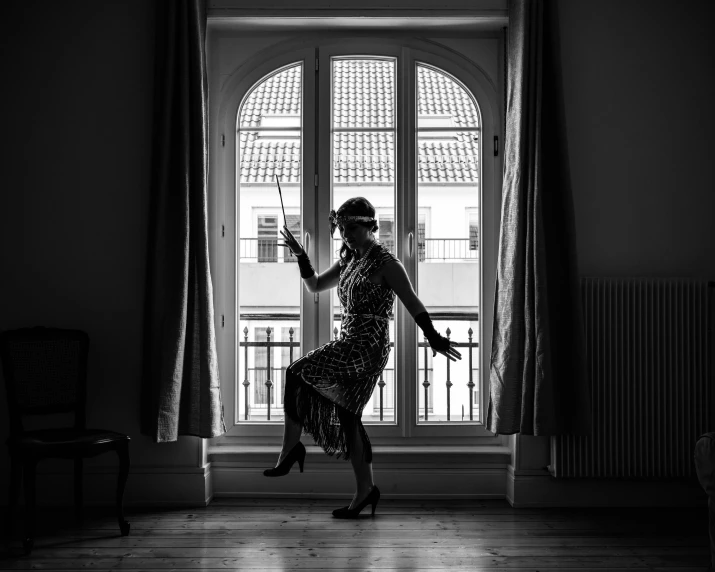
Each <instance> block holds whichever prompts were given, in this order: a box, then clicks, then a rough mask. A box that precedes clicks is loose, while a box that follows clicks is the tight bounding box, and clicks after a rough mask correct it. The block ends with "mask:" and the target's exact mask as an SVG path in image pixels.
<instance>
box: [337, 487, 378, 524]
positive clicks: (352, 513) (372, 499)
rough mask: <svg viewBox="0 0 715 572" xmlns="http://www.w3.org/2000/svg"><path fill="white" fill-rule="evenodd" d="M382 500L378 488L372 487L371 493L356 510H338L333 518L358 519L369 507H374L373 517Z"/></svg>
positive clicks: (346, 507)
mask: <svg viewBox="0 0 715 572" xmlns="http://www.w3.org/2000/svg"><path fill="white" fill-rule="evenodd" d="M379 500H380V489H378V488H377V487H372V490H371V491H370V493H369V494H368V495H367V496H366V497H365V499H364V500H363V501H362V502H361V503H360V504H359V505H357V506H356V507H355V508H354V509H352V510H351V509H350V506H349V505H348V506H344V507H343V508H336V509H335V510H334V511H333V516H334V517H335V518H357V517H358V516H360V511H362V509H364V508H365V507H366V506H367V505H369V504H371V505H372V516H375V509H376V508H377V501H379Z"/></svg>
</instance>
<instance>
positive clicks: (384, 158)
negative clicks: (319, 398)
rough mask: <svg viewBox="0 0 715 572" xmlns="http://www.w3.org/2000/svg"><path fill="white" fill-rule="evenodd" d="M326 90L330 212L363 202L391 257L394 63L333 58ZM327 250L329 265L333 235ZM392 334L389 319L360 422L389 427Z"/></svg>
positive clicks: (337, 322) (392, 385)
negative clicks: (380, 363)
mask: <svg viewBox="0 0 715 572" xmlns="http://www.w3.org/2000/svg"><path fill="white" fill-rule="evenodd" d="M332 85H333V97H334V99H333V107H332V111H333V113H332V124H331V130H332V133H333V135H332V157H333V163H332V185H331V188H332V193H333V196H332V205H333V208H335V209H337V208H338V207H339V206H340V205H341V204H343V202H345V201H346V200H347V199H349V198H351V197H356V196H360V197H365V198H366V199H367V200H369V201H370V202H371V203H372V205H373V206H374V207H375V209H376V211H377V215H378V225H379V227H380V228H379V230H378V233H377V238H378V240H380V241H381V242H382V243H383V244H385V246H387V247H388V248H389V249H390V250H392V251H393V252H394V220H395V219H394V213H395V130H394V128H395V119H394V116H395V111H394V110H395V60H394V59H385V58H334V59H333V60H332ZM341 129H344V131H341ZM378 129H379V130H378ZM333 246H334V248H333V249H332V250H333V255H332V256H333V258H332V260H333V261H335V260H337V258H338V256H339V254H338V252H339V250H340V246H341V241H340V236H339V233H338V232H336V233H335V237H334V240H333ZM332 296H333V309H334V321H333V328H334V329H333V333H334V335H339V330H340V312H341V308H340V302H339V299H338V296H337V292H336V291H333V292H332ZM393 316H394V311H393ZM394 332H395V329H394V321H393V319H391V320H390V340H391V343H392V344H393V350H392V351H391V352H390V356H389V358H388V363H387V366H386V368H385V370H384V372H383V377H382V380H381V381H380V382H378V385H377V386H376V387H375V391H374V392H373V395H372V398H371V400H370V401H369V402H368V404H367V406H366V407H365V409H364V411H363V421H365V422H373V423H379V422H381V421H382V422H387V423H394V421H395V399H396V395H395V393H396V392H395V381H394V380H395V364H394V341H395V338H394ZM381 397H382V402H381V401H380V398H381Z"/></svg>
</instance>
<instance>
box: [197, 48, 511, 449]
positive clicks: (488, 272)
mask: <svg viewBox="0 0 715 572" xmlns="http://www.w3.org/2000/svg"><path fill="white" fill-rule="evenodd" d="M314 46H320V49H321V57H327V56H325V55H324V54H328V53H329V52H330V55H336V54H338V53H340V52H343V53H345V54H346V55H348V54H358V53H378V54H382V53H386V52H389V53H393V54H397V56H398V57H399V58H400V64H399V65H398V81H400V80H403V81H412V82H414V80H415V65H416V63H417V62H426V63H429V64H431V65H434V66H435V67H438V68H440V69H442V70H444V71H445V72H447V73H450V74H452V75H454V76H455V77H457V78H459V80H460V81H462V83H464V85H465V86H466V87H467V89H468V90H469V91H470V92H471V93H473V94H474V96H475V98H476V99H477V101H478V104H479V106H480V109H481V110H482V111H483V112H484V111H486V113H484V114H483V117H482V134H483V136H482V145H481V146H480V148H481V153H482V158H481V164H482V167H483V169H484V171H483V173H482V175H481V177H480V184H481V189H482V197H481V201H480V205H481V208H480V217H481V224H480V234H481V236H480V238H481V239H482V242H481V244H480V247H482V249H481V252H480V254H481V256H480V272H481V274H482V275H481V284H482V289H483V297H482V300H481V303H480V326H481V332H480V336H479V339H480V349H482V351H481V352H480V357H481V363H480V364H479V370H480V371H482V372H488V371H489V363H488V353H489V352H486V351H484V348H485V347H489V344H490V342H491V327H490V324H491V320H492V312H493V300H494V292H493V285H494V283H495V269H496V259H497V247H498V228H499V221H500V206H501V172H502V159H501V153H500V154H499V156H497V157H494V156H493V153H492V146H491V145H492V142H491V139H492V136H493V135H494V136H499V137H500V138H502V137H501V125H502V119H501V105H500V103H499V101H500V97H499V96H498V93H497V89H496V88H495V83H498V82H495V81H494V79H496V78H490V77H489V76H488V75H487V74H486V73H485V72H484V71H483V70H482V69H481V68H480V67H479V66H477V65H475V64H474V63H473V62H472V61H471V60H469V59H468V58H466V57H463V56H459V55H455V54H454V52H453V51H451V50H447V49H445V48H442V47H440V46H439V45H437V44H436V43H432V42H426V41H421V40H417V39H414V38H403V39H396V40H389V39H385V38H384V37H379V38H366V37H360V38H355V39H347V38H344V37H335V36H330V35H323V34H317V35H316V34H310V35H307V36H306V37H304V38H303V37H301V38H299V39H297V40H294V41H289V42H284V43H282V44H277V45H273V46H271V47H269V48H266V49H265V50H264V52H263V53H262V54H261V57H259V58H252V59H251V61H250V62H249V61H247V62H245V63H244V64H242V65H240V66H238V67H237V68H236V69H234V70H233V71H232V72H231V73H230V74H229V75H228V76H227V77H226V78H225V79H224V81H222V82H221V83H222V85H221V89H220V90H219V92H218V93H216V94H214V97H213V99H212V106H211V108H210V117H211V127H210V132H211V140H210V150H211V153H210V157H211V169H210V200H209V203H210V207H211V208H210V212H209V231H210V233H211V244H210V248H211V263H212V275H213V277H214V288H215V296H214V302H215V306H216V322H217V329H216V331H217V345H218V349H219V367H220V372H221V379H222V396H223V401H224V407H225V419H226V424H227V429H228V432H227V435H225V436H222V437H219V438H216V439H213V440H211V442H212V444H213V445H215V444H219V443H226V442H232V443H239V442H246V440H248V442H250V443H252V444H256V445H261V444H266V445H268V444H270V445H274V444H275V442H276V439H279V438H280V435H281V434H282V425H280V424H277V425H268V424H264V425H252V424H250V423H249V424H241V425H240V426H238V425H237V424H235V419H234V413H233V412H234V411H235V410H237V403H238V401H237V391H236V388H237V386H238V385H237V384H240V381H241V380H240V379H239V378H240V372H238V371H236V370H237V364H238V351H239V348H238V343H237V342H238V341H239V334H240V333H239V332H238V331H237V329H236V328H237V324H236V320H235V318H234V316H235V311H236V308H237V301H236V284H237V274H236V273H237V271H238V268H237V266H238V265H237V263H236V262H237V261H236V254H237V252H236V242H237V236H238V234H239V233H238V230H239V229H238V228H237V224H238V219H237V217H236V206H237V205H236V196H235V192H234V189H235V188H236V184H237V183H236V172H235V165H236V160H237V148H236V142H235V137H234V133H235V126H236V120H237V112H238V110H239V108H240V104H241V101H242V98H243V97H244V96H245V95H246V94H247V93H248V91H249V90H250V89H251V88H252V86H253V85H254V84H255V83H256V82H257V81H259V80H260V79H261V78H263V77H264V76H265V75H267V74H268V73H270V72H271V71H273V70H275V69H277V68H279V67H281V66H285V65H288V64H290V63H293V62H297V61H301V60H302V61H303V66H304V73H305V70H311V69H312V66H313V64H314V54H315V50H314ZM255 62H260V63H258V64H256V63H255ZM321 65H323V61H322V60H321ZM328 69H329V68H328ZM307 83H310V82H306V84H307ZM310 89H313V88H310ZM304 107H305V106H304ZM402 108H403V111H402V113H401V114H400V116H399V118H398V121H399V122H400V123H401V124H403V125H404V130H403V131H402V133H403V135H402V136H403V137H404V134H405V133H410V132H414V129H415V116H414V103H411V104H408V103H407V102H405V103H404V104H403V105H402ZM312 113H313V111H310V110H307V113H306V111H304V123H305V124H308V122H309V121H313V122H315V120H317V118H316V117H314V116H313V117H310V118H308V117H307V116H306V115H310V114H312ZM412 139H414V138H412ZM311 148H314V141H311V140H310V138H307V139H306V138H305V137H304V141H303V149H304V153H303V166H302V168H303V173H309V172H312V171H313V166H312V165H313V164H315V163H314V155H313V154H312V153H311V152H310V149H311ZM403 148H404V149H405V151H404V152H405V153H412V155H413V156H414V153H415V152H416V149H415V142H414V140H413V141H411V142H410V138H409V137H407V140H406V141H405V142H404V147H403ZM415 160H416V159H415ZM399 164H400V165H401V167H400V168H401V169H402V170H401V171H398V172H396V179H397V182H398V189H397V199H398V200H401V201H402V204H404V205H405V207H406V208H404V209H402V212H398V213H395V214H396V217H395V218H396V220H395V224H396V228H397V232H399V233H400V234H401V235H402V236H401V239H400V240H399V241H398V244H399V248H398V252H397V253H396V254H397V255H398V257H399V258H400V259H401V260H402V262H403V264H404V265H405V268H406V269H407V271H408V274H410V276H411V277H413V283H415V287H416V280H415V276H416V275H415V272H416V262H417V258H416V256H415V257H413V258H412V259H408V258H407V257H406V256H405V254H406V242H407V241H406V238H405V237H406V235H407V228H408V224H415V223H414V220H413V221H410V220H409V218H410V216H411V217H412V218H413V219H415V215H410V214H409V211H410V209H412V210H413V211H414V212H415V213H416V211H417V206H416V197H415V196H412V197H410V196H409V191H408V189H414V188H416V180H415V177H416V172H406V167H405V164H406V162H405V161H401V162H400V163H399ZM321 168H322V169H324V170H325V169H329V164H327V163H326V164H325V165H323V166H322V167H321ZM322 176H323V175H322V174H321V178H322ZM310 200H311V197H309V196H308V197H306V202H308V201H310ZM313 202H314V197H313ZM317 211H318V212H317V213H306V209H304V221H303V231H304V232H305V231H306V227H310V226H311V225H315V224H320V223H319V222H318V223H316V220H322V219H320V217H319V216H316V214H317V215H320V214H324V213H322V212H320V211H321V209H320V208H318V209H317ZM420 211H422V209H420ZM306 216H307V217H308V218H309V220H308V223H307V224H306ZM323 218H324V217H323ZM426 227H427V228H426V232H427V233H428V232H429V231H428V227H429V216H426ZM309 230H313V229H310V228H309ZM413 232H414V233H415V235H416V224H415V228H414V229H413ZM485 244H488V245H489V248H488V249H483V246H484V245H485ZM418 294H419V293H418ZM307 301H311V302H312V295H310V298H308V296H305V293H304V296H303V303H304V304H305V303H306V302H307ZM326 309H327V304H326ZM329 310H331V309H328V311H329ZM310 329H311V328H310V325H309V324H308V325H306V326H304V327H302V328H301V334H302V336H301V337H302V339H303V340H305V339H306V337H307V336H310V335H311V332H310ZM396 330H397V331H396V334H397V335H398V336H405V339H416V336H417V328H416V326H415V324H414V321H413V320H411V319H409V316H408V315H407V312H406V311H405V310H404V307H403V306H402V305H401V304H399V303H398V309H397V321H396ZM405 345H406V346H408V349H407V351H406V353H405V355H403V356H400V358H399V359H401V360H404V363H405V364H407V367H406V368H405V369H404V370H403V374H402V375H404V376H405V377H406V378H409V379H412V380H414V379H415V377H414V376H415V375H417V372H416V369H417V356H416V353H415V352H416V350H417V347H416V345H415V347H414V348H411V349H410V348H409V346H411V344H405ZM396 383H397V381H396ZM412 383H413V382H412V381H410V382H406V381H405V382H402V384H403V385H402V386H401V388H402V393H404V395H405V399H403V400H402V402H401V403H400V404H398V407H397V409H398V412H397V415H398V419H399V420H400V422H399V423H400V424H399V425H397V426H389V427H388V426H382V425H374V426H371V427H370V434H371V439H372V440H373V443H374V444H376V445H380V444H400V443H402V444H407V443H409V444H410V445H426V444H429V445H439V444H443V445H464V446H470V447H474V446H477V445H480V444H482V445H486V446H491V445H495V444H497V445H498V444H501V445H504V444H505V442H506V441H505V440H504V439H505V438H504V437H495V436H494V435H493V434H492V433H491V432H489V431H487V430H486V429H485V428H484V426H483V423H484V422H485V421H486V411H487V406H488V394H489V391H488V381H487V380H486V379H482V387H481V393H480V395H481V404H480V410H481V412H482V422H481V423H479V424H444V425H417V424H416V423H414V413H412V414H408V410H410V409H411V410H412V411H413V412H416V409H417V408H416V403H415V401H416V399H417V396H416V394H415V392H414V391H407V392H405V391H404V388H406V387H411V386H412ZM398 387H399V386H398ZM396 391H398V393H400V389H397V388H396ZM237 428H238V429H237ZM395 429H397V430H395Z"/></svg>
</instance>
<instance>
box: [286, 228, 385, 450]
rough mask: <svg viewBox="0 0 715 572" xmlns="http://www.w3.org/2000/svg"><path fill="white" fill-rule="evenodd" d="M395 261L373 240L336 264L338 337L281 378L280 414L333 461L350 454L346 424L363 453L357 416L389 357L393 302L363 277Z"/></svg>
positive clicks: (313, 352) (311, 353)
mask: <svg viewBox="0 0 715 572" xmlns="http://www.w3.org/2000/svg"><path fill="white" fill-rule="evenodd" d="M396 260H397V258H395V257H394V256H393V255H392V254H391V253H390V252H389V251H388V250H387V249H386V248H385V247H384V246H383V245H381V244H380V243H378V242H374V243H373V244H372V245H371V246H370V248H369V249H368V250H367V251H366V252H365V254H364V255H363V256H362V257H361V258H353V259H352V260H350V262H348V263H344V262H341V266H340V279H339V281H338V298H339V300H340V306H341V314H342V316H341V330H340V335H339V336H338V339H336V340H333V341H330V342H328V343H327V344H325V345H323V346H320V347H319V348H316V349H314V350H312V351H310V352H308V353H307V354H306V355H305V356H304V357H303V358H300V359H299V360H297V361H296V362H295V363H294V364H293V365H291V367H290V368H289V374H290V372H291V370H292V371H293V372H294V373H295V374H297V375H295V376H294V379H293V380H292V381H291V379H290V377H291V376H290V375H289V379H287V380H286V382H287V383H286V395H285V399H284V408H285V412H286V415H288V416H289V417H291V418H293V419H294V420H295V421H297V422H299V423H301V424H302V425H303V429H304V430H305V431H306V432H307V433H310V434H311V435H312V436H313V438H314V439H315V441H316V443H317V444H318V445H320V446H321V447H322V448H323V449H324V450H325V452H326V453H327V454H329V455H333V454H335V453H337V456H338V458H340V457H341V456H343V457H344V458H346V459H347V458H349V456H350V452H349V451H348V448H347V436H346V434H345V433H346V431H347V430H349V427H346V425H349V424H350V423H351V422H356V423H357V424H358V427H359V430H360V432H361V435H362V437H363V441H364V442H365V443H366V445H367V448H368V449H369V439H368V438H367V434H366V433H365V431H364V427H363V426H362V423H361V422H360V417H361V416H362V411H363V409H364V408H365V405H367V402H368V401H369V400H370V397H371V396H372V392H373V390H374V389H375V385H376V384H377V382H378V381H379V379H380V374H381V373H382V371H383V370H384V369H385V365H386V364H387V360H388V357H389V355H390V333H389V325H390V321H389V319H390V314H391V312H392V308H393V305H394V301H395V293H394V291H393V290H392V289H391V288H389V287H386V286H383V285H382V284H373V283H372V282H370V279H369V278H370V276H371V275H372V274H374V273H375V272H376V271H377V270H379V269H380V268H381V267H382V266H383V265H384V264H386V263H388V262H392V261H396ZM294 365H295V366H297V367H294ZM370 456H371V455H368V457H370ZM367 460H368V461H369V460H370V458H368V459H367Z"/></svg>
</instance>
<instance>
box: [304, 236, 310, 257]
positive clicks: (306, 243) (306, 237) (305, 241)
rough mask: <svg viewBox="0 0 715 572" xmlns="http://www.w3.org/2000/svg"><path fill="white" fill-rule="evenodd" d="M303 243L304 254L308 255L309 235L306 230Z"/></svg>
mask: <svg viewBox="0 0 715 572" xmlns="http://www.w3.org/2000/svg"><path fill="white" fill-rule="evenodd" d="M303 242H304V243H305V246H304V247H303V250H305V253H306V254H309V252H308V251H309V249H310V233H309V232H308V231H307V230H306V231H305V238H304V239H303Z"/></svg>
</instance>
